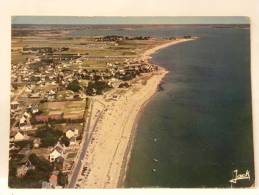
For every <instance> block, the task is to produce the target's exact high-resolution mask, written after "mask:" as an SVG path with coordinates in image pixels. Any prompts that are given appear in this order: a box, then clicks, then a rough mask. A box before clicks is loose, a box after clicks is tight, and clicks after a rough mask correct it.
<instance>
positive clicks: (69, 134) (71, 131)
mask: <svg viewBox="0 0 259 195" xmlns="http://www.w3.org/2000/svg"><path fill="white" fill-rule="evenodd" d="M77 136H78V129H76V128H74V129H69V130H68V131H67V132H66V137H67V138H68V139H71V138H72V137H77Z"/></svg>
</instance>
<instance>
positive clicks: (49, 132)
mask: <svg viewBox="0 0 259 195" xmlns="http://www.w3.org/2000/svg"><path fill="white" fill-rule="evenodd" d="M62 134H63V133H62V132H61V131H59V130H57V129H53V128H51V127H49V126H47V125H45V126H43V127H40V128H39V129H38V130H37V132H36V137H39V138H41V143H42V144H41V145H42V146H43V147H49V146H54V145H55V144H56V143H57V141H58V140H59V138H60V137H61V136H62Z"/></svg>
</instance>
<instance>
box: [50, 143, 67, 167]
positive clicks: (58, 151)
mask: <svg viewBox="0 0 259 195" xmlns="http://www.w3.org/2000/svg"><path fill="white" fill-rule="evenodd" d="M63 154H64V152H63V147H62V146H61V145H60V143H59V142H58V143H57V145H56V146H55V147H54V149H53V150H52V152H51V153H50V154H49V161H50V162H54V161H55V160H56V158H58V157H60V156H61V157H63Z"/></svg>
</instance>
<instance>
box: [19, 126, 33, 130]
mask: <svg viewBox="0 0 259 195" xmlns="http://www.w3.org/2000/svg"><path fill="white" fill-rule="evenodd" d="M20 129H21V130H22V131H28V130H32V126H31V125H22V126H20Z"/></svg>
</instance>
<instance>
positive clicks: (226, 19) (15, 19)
mask: <svg viewBox="0 0 259 195" xmlns="http://www.w3.org/2000/svg"><path fill="white" fill-rule="evenodd" d="M12 24H249V18H248V17H242V16H236V17H232V16H221V17H218V16H217V17H214V16H212V17H206V16H195V17H182V16H181V17H175V16H174V17H161V16H157V17H146V16H144V17H143V16H142V17H132V16H131V17H118V16H115V17H110V16H109V17H104V16H96V17H85V16H12Z"/></svg>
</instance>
